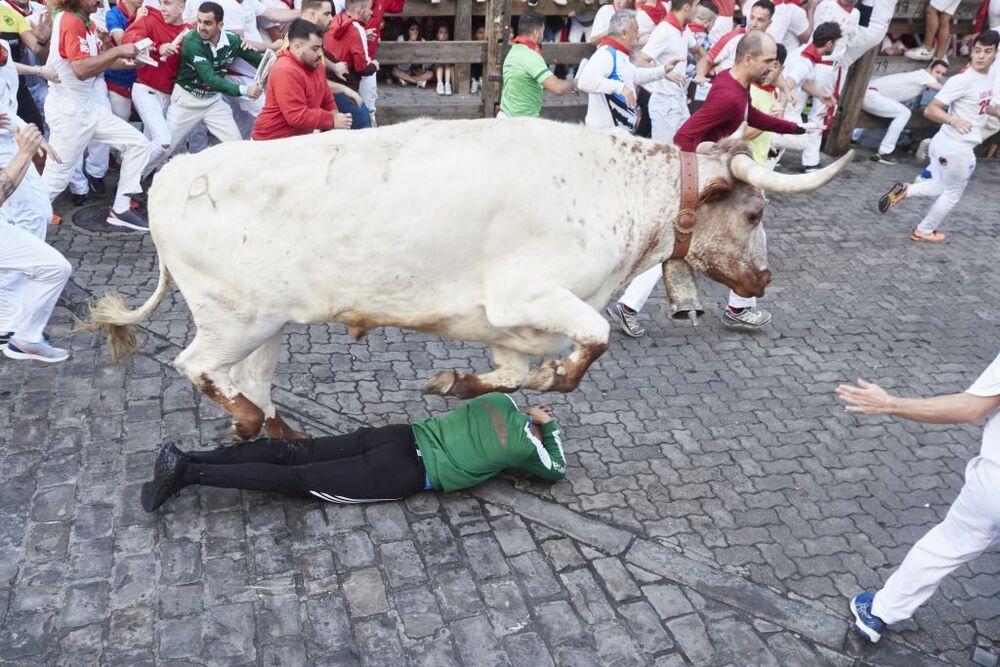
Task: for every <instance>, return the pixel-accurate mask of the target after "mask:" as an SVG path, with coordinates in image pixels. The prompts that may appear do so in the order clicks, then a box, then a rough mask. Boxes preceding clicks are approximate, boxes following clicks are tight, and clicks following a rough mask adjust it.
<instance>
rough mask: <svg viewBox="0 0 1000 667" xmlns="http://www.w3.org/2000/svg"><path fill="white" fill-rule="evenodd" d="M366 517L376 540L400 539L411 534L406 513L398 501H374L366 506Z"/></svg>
mask: <svg viewBox="0 0 1000 667" xmlns="http://www.w3.org/2000/svg"><path fill="white" fill-rule="evenodd" d="M365 517H366V518H367V519H368V526H369V527H370V528H371V532H372V538H373V539H374V540H375V541H376V542H388V541H391V540H400V539H403V538H404V537H406V536H407V535H409V533H410V524H409V522H408V521H407V520H406V513H405V512H403V509H402V507H400V506H399V505H398V504H396V503H374V504H372V505H369V506H368V507H366V508H365Z"/></svg>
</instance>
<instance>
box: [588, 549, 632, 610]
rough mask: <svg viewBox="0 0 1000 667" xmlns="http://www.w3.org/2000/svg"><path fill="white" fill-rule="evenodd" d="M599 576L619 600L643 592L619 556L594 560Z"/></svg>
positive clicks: (609, 591) (612, 595)
mask: <svg viewBox="0 0 1000 667" xmlns="http://www.w3.org/2000/svg"><path fill="white" fill-rule="evenodd" d="M594 569H595V570H596V571H597V576H599V577H600V578H601V581H603V582H604V587H605V588H607V589H608V593H610V594H611V597H612V598H614V599H615V600H616V601H617V602H621V601H622V600H627V599H629V598H634V597H637V596H639V595H640V594H641V593H640V591H639V587H638V586H637V585H636V583H635V580H634V579H632V575H630V574H629V573H628V570H626V569H625V566H624V565H622V562H621V561H620V560H618V559H617V558H599V559H598V560H595V561H594Z"/></svg>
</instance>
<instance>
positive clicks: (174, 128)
mask: <svg viewBox="0 0 1000 667" xmlns="http://www.w3.org/2000/svg"><path fill="white" fill-rule="evenodd" d="M200 120H203V121H205V127H207V128H208V131H209V133H210V134H212V136H214V137H215V138H216V139H218V140H219V141H239V140H240V139H241V137H240V131H239V128H237V127H236V121H235V120H234V119H233V110H232V109H230V108H229V105H228V104H226V101H225V100H224V99H222V94H221V93H216V94H214V95H211V96H209V97H196V96H194V95H192V94H191V93H189V92H188V91H186V90H184V89H183V88H181V87H180V86H174V92H173V94H172V95H171V96H170V108H169V109H167V125H168V126H169V127H170V152H173V151H175V150H177V147H178V146H180V144H181V142H182V141H184V138H185V137H187V135H188V133H189V132H190V131H191V130H192V129H194V126H195V125H197V124H198V121H200Z"/></svg>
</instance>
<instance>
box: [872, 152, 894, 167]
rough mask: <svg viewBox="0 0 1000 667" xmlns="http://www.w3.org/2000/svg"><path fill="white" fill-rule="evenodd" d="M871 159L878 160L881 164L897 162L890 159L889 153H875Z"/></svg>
mask: <svg viewBox="0 0 1000 667" xmlns="http://www.w3.org/2000/svg"><path fill="white" fill-rule="evenodd" d="M871 161H872V162H878V163H879V164H890V165H892V164H896V163H895V162H893V161H892V160H890V159H889V156H888V155H882V154H881V153H875V155H872V157H871Z"/></svg>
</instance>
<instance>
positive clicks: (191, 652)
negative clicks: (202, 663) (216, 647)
mask: <svg viewBox="0 0 1000 667" xmlns="http://www.w3.org/2000/svg"><path fill="white" fill-rule="evenodd" d="M156 628H157V635H158V636H159V657H160V658H161V659H166V660H169V659H176V658H187V657H191V658H194V657H196V656H198V655H200V654H201V650H202V646H203V645H204V641H203V638H202V631H201V619H200V618H198V617H194V616H187V617H183V618H176V619H163V620H162V621H159V622H157V624H156Z"/></svg>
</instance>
